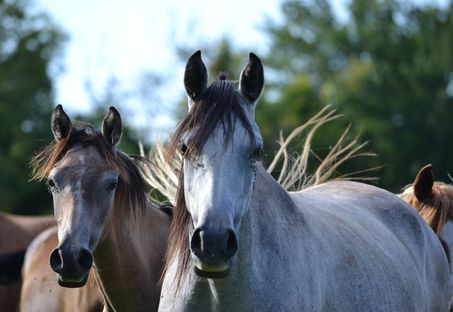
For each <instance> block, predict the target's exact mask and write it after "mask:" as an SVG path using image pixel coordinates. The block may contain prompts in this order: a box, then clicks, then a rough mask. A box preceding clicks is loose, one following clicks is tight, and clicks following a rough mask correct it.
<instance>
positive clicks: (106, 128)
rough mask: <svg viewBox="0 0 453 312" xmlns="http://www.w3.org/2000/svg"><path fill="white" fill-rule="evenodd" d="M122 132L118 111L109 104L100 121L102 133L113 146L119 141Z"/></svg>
mask: <svg viewBox="0 0 453 312" xmlns="http://www.w3.org/2000/svg"><path fill="white" fill-rule="evenodd" d="M122 133H123V124H122V122H121V116H120V113H118V111H117V110H116V108H115V107H113V106H110V108H109V112H108V113H107V115H106V116H105V117H104V121H103V122H102V134H103V135H104V137H105V139H106V140H107V142H109V143H110V144H112V145H113V146H115V145H117V144H118V142H119V141H120V139H121V134H122Z"/></svg>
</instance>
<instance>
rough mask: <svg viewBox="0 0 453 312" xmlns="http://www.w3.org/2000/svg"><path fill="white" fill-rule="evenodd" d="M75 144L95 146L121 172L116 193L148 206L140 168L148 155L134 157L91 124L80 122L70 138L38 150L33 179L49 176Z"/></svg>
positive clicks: (33, 167)
mask: <svg viewBox="0 0 453 312" xmlns="http://www.w3.org/2000/svg"><path fill="white" fill-rule="evenodd" d="M76 145H81V146H82V147H84V148H86V147H88V146H93V147H95V148H96V149H97V151H98V152H99V153H100V155H101V157H102V158H103V159H105V161H106V162H107V163H108V164H109V165H110V166H111V167H112V168H113V169H114V170H115V171H117V172H118V174H119V181H118V186H117V191H116V194H117V196H121V197H122V198H124V199H125V200H128V201H130V204H131V205H132V206H133V207H136V206H139V207H146V202H147V196H146V184H145V181H144V179H143V175H142V173H141V170H140V169H139V166H140V164H141V163H142V162H143V163H144V164H143V165H145V163H146V159H144V158H141V157H134V158H131V157H129V156H128V155H127V154H125V153H123V152H122V151H120V150H117V149H116V148H115V147H114V146H112V145H111V144H110V143H108V142H107V140H106V139H105V137H104V136H103V135H102V133H100V132H99V131H96V129H95V128H94V127H93V126H92V125H90V124H84V123H77V124H76V125H75V126H73V127H72V128H71V130H70V133H69V135H68V137H67V138H65V139H62V140H60V141H58V142H55V141H54V142H52V143H50V144H49V145H48V146H46V147H44V149H43V150H42V151H41V152H39V153H38V154H36V155H35V156H34V157H33V158H32V160H31V166H32V179H34V180H43V179H46V178H47V176H48V175H49V173H50V171H51V170H52V168H53V167H54V166H55V165H56V164H57V163H58V161H60V160H61V159H62V158H63V157H64V156H65V155H66V153H67V152H68V151H69V150H70V149H71V148H73V147H74V146H76ZM136 163H138V164H139V166H137V164H136ZM126 194H127V196H126Z"/></svg>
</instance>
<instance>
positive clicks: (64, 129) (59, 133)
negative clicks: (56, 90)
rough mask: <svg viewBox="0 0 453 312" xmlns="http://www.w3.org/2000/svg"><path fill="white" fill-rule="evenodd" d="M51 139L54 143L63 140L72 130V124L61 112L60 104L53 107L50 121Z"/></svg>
mask: <svg viewBox="0 0 453 312" xmlns="http://www.w3.org/2000/svg"><path fill="white" fill-rule="evenodd" d="M50 124H51V125H50V127H51V129H52V133H53V137H54V138H55V141H60V140H62V139H65V138H66V137H67V136H68V134H69V131H71V128H72V122H71V119H70V118H69V116H68V115H67V114H66V113H65V111H64V110H63V106H61V105H60V104H59V105H57V107H55V109H54V111H53V113H52V118H51V121H50Z"/></svg>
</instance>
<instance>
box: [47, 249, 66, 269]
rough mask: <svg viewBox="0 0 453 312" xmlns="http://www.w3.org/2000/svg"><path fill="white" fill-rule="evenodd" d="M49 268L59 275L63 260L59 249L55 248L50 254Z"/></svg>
mask: <svg viewBox="0 0 453 312" xmlns="http://www.w3.org/2000/svg"><path fill="white" fill-rule="evenodd" d="M49 260H50V267H51V268H52V270H54V272H56V273H60V272H61V269H62V264H63V259H62V258H61V254H60V249H58V248H55V249H54V250H53V251H52V253H51V254H50V259H49Z"/></svg>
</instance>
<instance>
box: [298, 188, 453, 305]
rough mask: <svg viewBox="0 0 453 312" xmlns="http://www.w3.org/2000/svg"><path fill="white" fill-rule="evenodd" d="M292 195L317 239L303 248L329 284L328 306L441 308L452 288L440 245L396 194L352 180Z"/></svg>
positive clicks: (423, 222)
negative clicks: (320, 269)
mask: <svg viewBox="0 0 453 312" xmlns="http://www.w3.org/2000/svg"><path fill="white" fill-rule="evenodd" d="M290 196H291V197H292V199H293V200H294V202H295V204H296V206H297V207H298V208H299V209H300V210H301V212H302V214H303V215H304V218H305V219H306V221H307V222H306V225H307V226H308V227H309V231H311V232H313V234H314V235H313V237H315V239H314V240H313V241H312V242H311V245H310V247H309V248H310V249H312V252H313V254H312V256H313V258H312V260H313V261H318V262H319V263H321V264H320V265H321V266H322V267H323V269H322V270H324V274H321V276H324V279H325V281H324V282H326V283H329V287H327V288H326V289H327V290H328V291H327V292H325V294H324V295H325V296H324V299H323V300H324V302H323V303H322V304H323V305H325V307H326V308H327V310H338V311H349V310H350V309H352V310H354V308H353V307H354V302H365V304H366V305H369V306H367V307H363V306H362V307H363V308H364V309H362V310H372V311H390V310H392V311H409V310H410V311H446V310H447V306H448V297H449V291H450V287H451V286H450V280H449V269H448V263H447V259H446V256H445V254H444V252H443V249H442V246H441V244H440V242H439V241H438V239H437V237H436V235H435V234H434V232H433V231H432V230H431V229H430V227H429V226H428V225H427V224H426V222H425V221H424V220H423V219H422V218H421V217H420V216H419V215H418V214H417V213H416V212H415V211H414V210H413V209H412V208H411V207H409V206H408V205H407V204H406V203H404V202H403V201H401V200H400V199H399V198H398V197H397V196H395V195H394V194H392V193H389V192H387V191H385V190H382V189H379V188H376V187H373V186H369V185H365V184H361V183H356V182H330V183H326V184H323V185H319V186H315V187H311V188H308V189H306V190H304V191H301V192H297V193H291V195H290ZM319 259H321V260H319Z"/></svg>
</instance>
